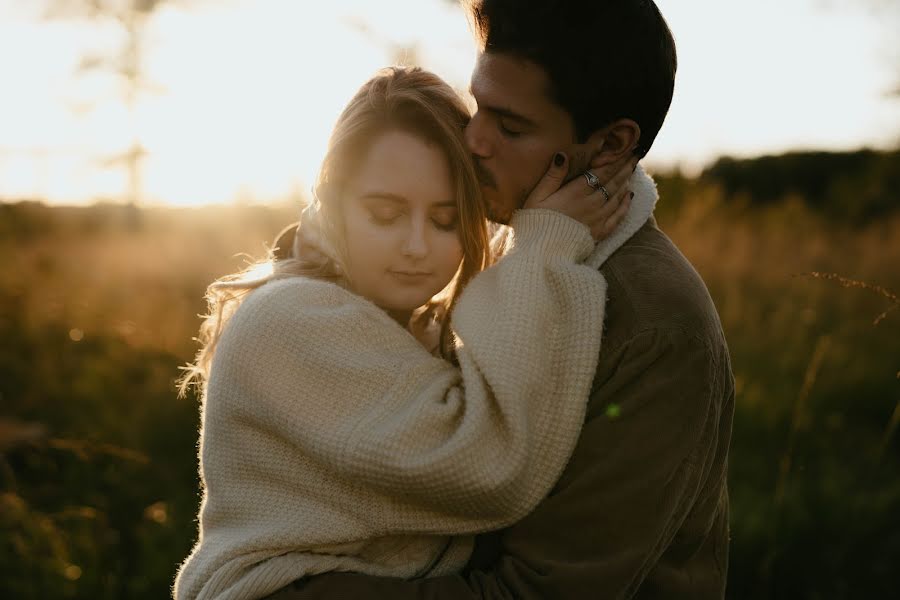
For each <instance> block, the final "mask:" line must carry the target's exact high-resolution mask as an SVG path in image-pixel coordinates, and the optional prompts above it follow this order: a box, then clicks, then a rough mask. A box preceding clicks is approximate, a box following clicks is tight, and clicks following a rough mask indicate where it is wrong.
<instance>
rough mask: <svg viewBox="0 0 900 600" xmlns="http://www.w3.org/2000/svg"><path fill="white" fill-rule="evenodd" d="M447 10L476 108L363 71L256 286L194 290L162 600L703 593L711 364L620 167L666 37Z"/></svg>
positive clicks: (627, 5) (714, 559) (404, 75)
mask: <svg viewBox="0 0 900 600" xmlns="http://www.w3.org/2000/svg"><path fill="white" fill-rule="evenodd" d="M466 8H467V10H468V11H469V13H470V17H471V22H472V23H473V28H474V30H475V33H476V35H477V38H478V41H479V42H480V50H481V52H480V54H479V57H478V61H477V64H476V67H475V70H474V72H473V74H472V80H471V93H472V95H473V96H474V99H475V101H476V103H477V109H476V111H475V113H474V114H470V112H469V110H468V109H467V108H466V105H465V103H464V102H463V100H462V99H460V98H459V96H458V95H457V94H456V93H455V92H454V91H453V90H452V89H451V88H450V87H449V86H448V85H447V84H446V83H444V82H443V81H441V80H440V79H439V78H438V77H436V76H434V75H432V74H430V73H427V72H425V71H422V70H419V69H409V68H406V69H401V68H394V69H389V70H386V71H384V72H381V73H380V74H378V75H377V76H375V77H374V78H373V79H371V80H370V81H368V82H367V83H365V84H364V85H363V86H362V88H361V89H360V90H359V92H358V93H357V94H356V95H355V96H354V98H353V99H352V100H351V101H350V103H349V104H348V105H347V107H346V108H345V109H344V111H343V113H342V114H341V116H340V118H339V120H338V122H337V124H336V125H335V128H334V131H333V132H332V136H331V139H330V143H329V146H328V150H327V154H326V156H325V158H324V160H323V163H322V166H321V169H320V172H319V176H318V179H317V182H316V186H315V194H314V197H313V199H312V201H311V203H310V204H309V206H307V207H306V208H305V209H304V211H303V213H302V215H301V220H300V223H299V224H298V225H292V226H290V227H289V228H288V229H286V230H285V232H284V233H283V234H282V235H281V236H279V239H278V242H277V244H276V247H275V248H274V250H273V252H272V255H271V256H270V259H269V260H268V261H267V263H266V265H265V266H267V267H268V271H267V272H266V273H264V274H259V271H258V270H253V271H250V272H244V273H239V274H236V275H233V276H230V277H227V278H224V279H222V280H219V281H217V282H215V283H213V284H212V285H211V286H210V288H209V293H208V298H209V302H210V308H211V310H210V314H209V316H208V317H207V319H206V321H205V322H204V324H203V327H202V330H201V340H202V341H203V347H202V349H201V351H200V353H199V354H198V357H197V361H196V363H195V364H194V365H193V366H192V368H191V371H190V374H189V375H190V377H189V378H188V380H186V381H185V384H187V383H190V382H191V380H193V381H194V382H197V383H199V384H200V385H201V386H202V389H203V394H204V395H203V417H202V432H201V438H200V472H201V480H202V483H203V501H202V505H201V508H200V516H199V525H200V529H199V537H198V540H197V543H196V545H195V547H194V549H193V551H192V552H191V555H190V556H189V557H188V558H187V559H186V560H185V562H184V563H183V564H182V566H181V568H180V570H179V573H178V576H177V579H176V582H175V587H174V593H175V597H176V598H178V599H179V600H180V599H189V598H190V599H193V598H203V599H207V598H208V599H212V598H221V599H225V598H227V599H256V598H267V597H270V598H274V599H278V600H311V599H323V598H360V599H366V598H372V599H375V598H378V599H382V598H383V599H388V598H391V599H401V600H402V599H410V600H411V599H422V600H424V599H426V598H428V599H466V598H472V599H475V598H491V599H493V598H524V599H531V598H535V599H536V598H704V599H706V598H721V597H723V596H724V589H725V579H726V570H727V556H728V494H727V490H726V474H727V457H728V447H729V442H730V437H731V419H732V413H733V400H734V387H733V378H732V373H731V367H730V362H729V357H728V350H727V347H726V344H725V339H724V336H723V334H722V330H721V325H720V323H719V319H718V316H717V314H716V310H715V307H714V306H713V303H712V301H711V300H710V298H709V294H708V293H707V290H706V288H705V286H704V284H703V282H702V280H701V279H700V277H699V276H698V275H697V273H696V272H695V271H694V269H693V268H692V267H691V265H690V264H689V263H688V262H687V260H686V259H685V258H684V257H683V256H682V255H681V254H680V253H679V251H678V250H677V248H676V247H675V246H674V245H673V244H672V242H671V241H670V240H669V239H668V238H667V237H666V236H665V234H663V233H662V232H661V231H660V230H659V229H658V228H657V226H656V222H655V220H654V218H653V209H654V206H655V204H656V201H657V193H656V188H655V185H654V184H653V181H652V180H651V179H650V178H649V177H648V176H647V175H646V174H645V173H644V171H643V170H642V169H641V167H640V166H638V161H639V160H640V159H641V158H643V157H644V156H645V155H646V153H647V151H648V150H649V149H650V146H651V145H652V143H653V140H654V138H655V137H656V134H657V132H658V131H659V129H660V127H661V126H662V123H663V120H664V118H665V116H666V113H667V111H668V108H669V105H670V102H671V99H672V92H673V87H674V77H675V66H676V59H675V46H674V42H673V39H672V35H671V33H670V31H669V29H668V26H667V25H666V23H665V21H664V20H663V18H662V16H661V15H660V13H659V11H658V9H657V7H656V6H655V5H654V3H653V2H652V1H650V0H611V1H602V0H593V1H572V2H550V1H535V2H518V1H515V0H481V1H477V2H473V3H470V4H469V5H467V7H466ZM489 221H492V222H493V223H496V224H502V225H491V224H490V223H489Z"/></svg>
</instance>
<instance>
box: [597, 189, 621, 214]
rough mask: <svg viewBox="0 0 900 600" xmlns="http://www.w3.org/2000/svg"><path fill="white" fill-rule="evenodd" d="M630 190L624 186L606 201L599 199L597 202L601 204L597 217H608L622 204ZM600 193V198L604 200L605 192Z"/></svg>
mask: <svg viewBox="0 0 900 600" xmlns="http://www.w3.org/2000/svg"><path fill="white" fill-rule="evenodd" d="M628 192H629V191H628V189H627V188H622V191H620V192H619V193H618V194H616V195H615V196H613V197H612V198H610V199H609V200H607V201H606V202H602V203H601V202H600V201H598V202H597V204H598V205H599V206H598V208H597V212H596V218H597V219H598V220H605V219H608V218H609V217H610V216H611V215H612V214H613V213H614V212H616V210H617V209H618V208H619V207H620V206H621V205H622V201H623V200H624V199H625V197H626V196H627V195H628ZM599 195H600V197H601V198H600V200H602V197H603V192H600V193H599Z"/></svg>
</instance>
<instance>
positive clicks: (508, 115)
mask: <svg viewBox="0 0 900 600" xmlns="http://www.w3.org/2000/svg"><path fill="white" fill-rule="evenodd" d="M469 95H470V96H472V98H475V103H476V104H477V105H478V110H486V111H488V112H491V113H494V114H496V115H499V116H501V117H503V118H505V119H512V120H514V121H518V122H519V123H521V124H522V125H525V126H528V127H536V126H537V123H535V122H534V121H532V120H531V119H529V118H528V117H526V116H524V115H521V114H519V113H517V112H516V111H514V110H512V109H511V108H506V107H503V106H497V105H494V104H484V103H481V102H478V99H477V98H476V96H475V93H474V92H473V91H472V87H471V86H469Z"/></svg>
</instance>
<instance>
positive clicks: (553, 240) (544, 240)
mask: <svg viewBox="0 0 900 600" xmlns="http://www.w3.org/2000/svg"><path fill="white" fill-rule="evenodd" d="M509 226H510V227H512V229H513V234H514V237H513V239H514V242H513V249H512V252H525V251H528V252H538V253H540V254H542V255H545V256H555V257H559V258H565V259H572V260H573V261H574V262H581V261H583V260H585V259H586V258H587V257H588V256H590V254H591V252H593V250H594V238H593V237H591V230H590V229H588V226H587V225H585V224H583V223H581V222H579V221H576V220H575V219H573V218H571V217H567V216H566V215H564V214H562V213H561V212H559V211H556V210H550V209H547V208H526V209H522V210H517V211H515V212H514V213H513V216H512V219H510V221H509Z"/></svg>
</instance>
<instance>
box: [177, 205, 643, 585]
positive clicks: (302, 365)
mask: <svg viewBox="0 0 900 600" xmlns="http://www.w3.org/2000/svg"><path fill="white" fill-rule="evenodd" d="M639 204H640V203H639V202H638V203H634V202H633V204H632V212H634V210H635V206H636V205H639ZM642 210H643V209H642ZM650 210H652V205H651V207H650ZM648 214H649V212H648ZM644 220H646V218H644V219H643V220H641V223H643V221H644ZM638 226H639V225H638ZM512 229H513V232H514V243H513V246H512V250H511V251H510V252H509V253H508V254H507V255H506V256H505V257H504V258H503V259H502V260H501V261H499V262H498V264H496V265H495V266H493V267H491V268H490V269H488V270H486V271H484V272H483V273H481V274H479V275H478V276H476V277H475V278H474V279H473V280H472V281H471V282H470V283H469V285H468V286H467V288H466V290H465V292H464V293H463V294H462V296H461V298H460V300H459V302H458V304H457V307H456V309H455V310H454V312H453V317H452V318H453V329H454V332H455V333H456V335H457V338H458V341H459V347H458V357H459V363H460V366H459V368H454V367H453V366H451V365H450V364H449V363H447V362H446V361H443V360H441V359H438V358H435V357H434V356H432V355H431V354H430V353H429V352H427V351H426V350H425V349H424V348H423V347H422V346H421V345H420V344H419V343H418V342H417V341H416V340H415V339H414V338H413V337H412V336H411V335H410V334H409V333H408V332H407V331H406V330H405V329H403V328H402V327H400V326H399V325H398V324H397V323H396V322H395V321H393V320H392V319H391V318H390V317H389V316H388V315H387V314H386V313H384V312H383V311H382V310H381V309H379V308H377V307H376V306H375V305H373V304H371V303H370V302H368V301H367V300H365V299H363V298H361V297H359V296H356V295H354V294H352V293H351V292H349V291H347V290H346V289H344V288H342V287H340V286H338V285H335V284H332V283H328V282H323V281H318V280H313V279H307V278H290V279H285V280H279V281H275V282H271V283H268V284H266V285H264V286H263V287H261V288H259V289H257V290H256V291H254V292H253V293H252V294H251V295H250V296H249V297H248V298H247V299H246V300H245V301H244V303H243V304H242V306H241V307H240V308H239V309H238V311H237V312H236V314H235V315H234V316H233V317H232V319H231V320H230V322H229V323H228V325H227V326H226V330H225V332H224V333H223V335H222V338H221V340H220V341H219V345H218V348H217V351H216V356H215V359H214V362H213V366H212V369H211V373H210V380H209V384H208V386H207V392H206V397H205V400H204V407H203V419H202V432H201V442H200V465H201V469H200V470H201V478H202V481H203V487H204V495H203V502H202V505H201V512H200V535H199V540H198V541H197V544H196V545H195V547H194V549H193V551H192V553H191V555H190V556H189V557H188V558H187V560H186V561H185V562H184V564H183V565H182V566H181V569H180V571H179V573H178V577H177V579H176V581H175V588H174V593H175V597H176V598H178V599H179V600H181V599H188V598H202V599H206V598H221V599H226V598H227V599H254V598H260V597H263V596H265V595H267V594H270V593H272V592H274V591H276V590H277V589H279V588H281V587H283V586H285V585H287V584H288V583H290V582H291V581H293V580H295V579H298V578H300V577H302V576H304V575H312V574H315V573H321V572H325V571H334V570H350V571H357V572H362V573H369V574H374V575H385V576H394V577H416V576H425V575H427V576H433V575H439V574H445V573H450V572H454V571H457V570H459V569H460V568H461V567H462V566H463V565H464V564H465V562H466V560H467V559H468V556H469V554H470V552H471V547H472V537H471V536H472V534H474V533H477V532H481V531H486V530H490V529H497V528H501V527H504V526H506V525H509V524H511V523H513V522H514V521H516V520H518V519H521V518H522V517H523V516H525V515H526V514H527V513H528V512H530V511H531V510H532V509H533V508H534V507H535V505H536V504H537V503H538V502H539V501H540V500H541V499H543V498H544V496H545V495H546V494H547V493H548V492H549V490H550V489H551V487H552V486H553V484H554V483H555V482H556V480H557V479H558V477H559V475H560V473H561V472H562V469H563V468H564V466H565V464H566V462H567V460H568V458H569V455H570V453H571V451H572V448H573V447H574V444H575V442H576V440H577V437H578V433H579V431H580V428H581V424H582V421H583V418H584V412H585V403H586V399H587V397H588V394H589V391H590V386H591V382H592V378H593V374H594V370H595V367H596V362H597V356H598V352H599V349H600V335H601V331H602V324H603V314H604V304H605V291H606V284H605V281H604V280H603V278H602V276H601V275H600V273H599V272H598V271H597V270H596V268H593V267H591V266H587V265H583V264H579V263H580V262H581V261H584V260H585V259H587V258H588V257H589V256H590V258H594V257H595V256H597V253H598V250H600V249H601V247H602V246H601V247H597V248H595V247H594V244H593V242H592V240H591V237H590V235H589V233H588V230H587V228H586V227H584V226H583V225H581V224H580V223H577V222H576V221H573V220H571V219H569V218H568V217H565V216H563V215H561V214H559V213H555V212H553V211H548V210H525V211H519V212H517V213H516V215H515V216H514V218H513V222H512ZM620 229H621V228H620ZM621 233H622V232H621V231H619V232H616V234H614V236H613V237H612V238H610V239H608V240H607V242H612V244H613V245H621V242H623V241H624V239H627V237H630V234H629V235H628V236H626V237H624V239H622V240H621V241H619V242H615V241H614V240H615V238H616V236H617V235H618V236H619V237H621V235H620V234H621ZM632 233H633V231H632ZM610 247H611V246H610ZM592 252H593V253H592ZM607 256H608V254H607ZM604 258H605V257H604ZM589 262H591V261H590V260H589Z"/></svg>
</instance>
